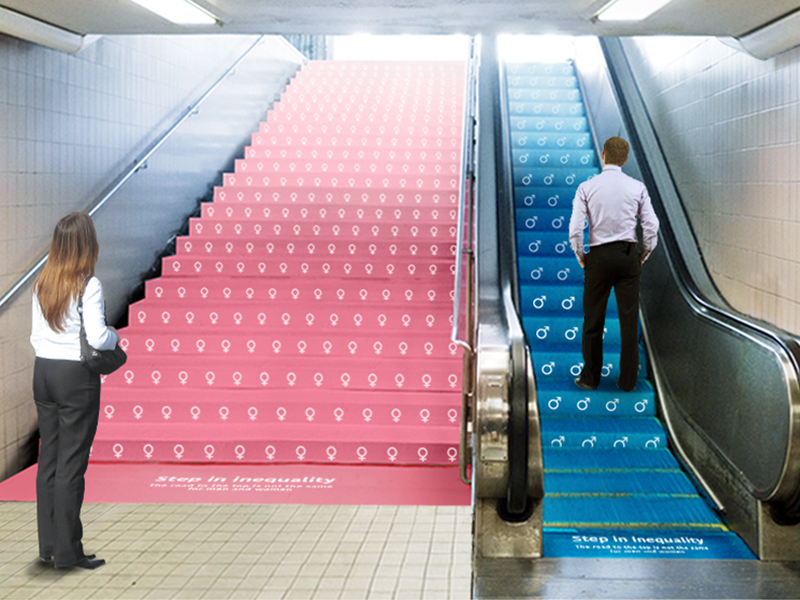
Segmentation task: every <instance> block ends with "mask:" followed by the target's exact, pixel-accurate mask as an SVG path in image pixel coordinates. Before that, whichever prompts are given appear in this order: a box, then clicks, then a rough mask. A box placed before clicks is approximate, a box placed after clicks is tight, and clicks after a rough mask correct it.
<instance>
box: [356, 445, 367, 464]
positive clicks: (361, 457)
mask: <svg viewBox="0 0 800 600" xmlns="http://www.w3.org/2000/svg"><path fill="white" fill-rule="evenodd" d="M356 454H357V455H358V460H360V461H362V462H363V461H364V460H365V459H366V458H367V449H366V448H364V446H361V447H359V448H358V450H356Z"/></svg>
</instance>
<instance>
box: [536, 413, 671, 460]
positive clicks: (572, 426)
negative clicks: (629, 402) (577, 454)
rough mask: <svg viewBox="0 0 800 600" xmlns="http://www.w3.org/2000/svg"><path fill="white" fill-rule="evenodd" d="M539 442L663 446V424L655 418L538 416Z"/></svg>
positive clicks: (603, 446) (591, 446)
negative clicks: (540, 418) (539, 427)
mask: <svg viewBox="0 0 800 600" xmlns="http://www.w3.org/2000/svg"><path fill="white" fill-rule="evenodd" d="M542 445H543V446H550V447H552V448H582V449H583V450H585V451H587V452H594V451H597V450H600V449H609V448H617V449H620V450H624V449H628V448H638V449H644V450H657V449H659V448H665V447H666V445H667V437H666V432H665V431H664V427H663V426H662V425H661V423H659V421H658V420H657V419H655V418H652V417H651V418H640V417H617V418H609V417H596V418H588V417H586V418H583V419H574V418H569V417H551V418H542Z"/></svg>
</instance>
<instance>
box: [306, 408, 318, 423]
mask: <svg viewBox="0 0 800 600" xmlns="http://www.w3.org/2000/svg"><path fill="white" fill-rule="evenodd" d="M315 414H316V411H315V410H314V409H313V408H311V407H309V408H307V409H306V419H307V420H308V421H309V422H310V421H313V420H314V415H315Z"/></svg>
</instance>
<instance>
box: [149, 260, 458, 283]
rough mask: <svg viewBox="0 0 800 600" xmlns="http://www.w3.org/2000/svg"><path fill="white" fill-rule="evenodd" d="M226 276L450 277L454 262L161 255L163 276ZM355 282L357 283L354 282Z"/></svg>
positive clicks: (453, 271) (386, 278)
mask: <svg viewBox="0 0 800 600" xmlns="http://www.w3.org/2000/svg"><path fill="white" fill-rule="evenodd" d="M214 274H219V275H224V276H226V277H228V276H232V277H236V276H237V275H242V276H244V277H252V276H258V275H259V274H261V275H264V276H265V277H276V278H281V277H286V278H292V279H295V278H300V280H301V281H302V277H304V276H308V277H310V278H325V277H328V276H330V277H331V278H344V279H349V280H351V281H361V280H370V279H371V280H373V281H375V280H392V279H394V280H399V279H400V278H401V277H402V278H403V280H404V281H408V280H425V281H433V280H435V278H436V277H443V278H445V277H452V276H453V275H454V274H455V265H454V264H453V261H452V259H446V258H440V257H438V256H437V257H426V258H417V257H414V258H413V259H412V258H402V257H399V258H398V259H397V260H387V259H384V258H376V259H375V260H370V259H364V258H351V259H347V258H338V257H324V256H321V257H317V256H312V257H308V256H303V257H297V256H290V257H284V258H283V259H282V260H281V261H280V262H278V261H277V260H270V259H269V258H265V259H257V258H239V259H237V258H216V259H213V258H212V259H205V258H200V257H193V258H187V257H185V256H172V257H169V258H164V259H162V276H163V277H196V276H197V275H202V276H204V277H206V276H209V275H210V276H214ZM354 285H357V284H354Z"/></svg>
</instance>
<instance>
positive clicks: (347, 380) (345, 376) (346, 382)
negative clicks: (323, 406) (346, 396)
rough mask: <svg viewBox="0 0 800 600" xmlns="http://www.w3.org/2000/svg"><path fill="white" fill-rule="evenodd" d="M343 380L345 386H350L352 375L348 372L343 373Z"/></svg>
mask: <svg viewBox="0 0 800 600" xmlns="http://www.w3.org/2000/svg"><path fill="white" fill-rule="evenodd" d="M341 380H342V385H343V386H344V387H348V386H349V385H350V375H348V374H347V373H342V377H341Z"/></svg>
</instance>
